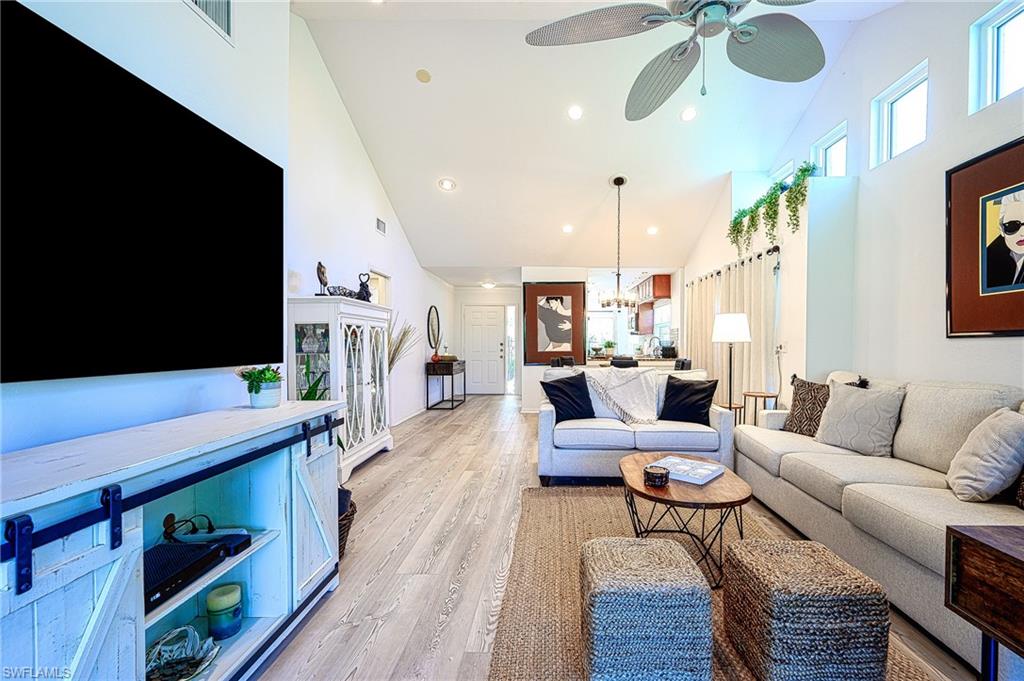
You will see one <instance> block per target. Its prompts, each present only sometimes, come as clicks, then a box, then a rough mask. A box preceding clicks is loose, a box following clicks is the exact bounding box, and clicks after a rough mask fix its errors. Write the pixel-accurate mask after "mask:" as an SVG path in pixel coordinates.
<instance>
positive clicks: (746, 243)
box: [740, 196, 764, 255]
mask: <svg viewBox="0 0 1024 681" xmlns="http://www.w3.org/2000/svg"><path fill="white" fill-rule="evenodd" d="M763 205H764V197H763V196H762V197H761V198H759V199H758V200H757V201H755V202H754V205H753V206H751V207H750V215H748V216H747V228H746V230H745V231H744V233H743V249H744V250H747V251H749V250H750V248H751V247H752V246H753V245H754V232H756V231H757V228H758V226H759V225H760V223H761V206H763ZM740 255H743V254H742V253H741V254H740Z"/></svg>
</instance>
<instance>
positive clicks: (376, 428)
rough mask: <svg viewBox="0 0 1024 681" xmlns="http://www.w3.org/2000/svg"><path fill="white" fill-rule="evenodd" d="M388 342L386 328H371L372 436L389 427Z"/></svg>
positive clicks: (370, 385) (370, 384) (370, 387)
mask: <svg viewBox="0 0 1024 681" xmlns="http://www.w3.org/2000/svg"><path fill="white" fill-rule="evenodd" d="M387 361H388V353H387V340H386V337H385V334H384V327H382V326H371V327H370V383H369V386H367V387H368V388H369V390H370V436H371V437H375V436H377V435H380V434H381V433H383V432H384V431H385V430H387V427H388V414H387V392H386V390H385V385H384V382H385V381H386V380H387Z"/></svg>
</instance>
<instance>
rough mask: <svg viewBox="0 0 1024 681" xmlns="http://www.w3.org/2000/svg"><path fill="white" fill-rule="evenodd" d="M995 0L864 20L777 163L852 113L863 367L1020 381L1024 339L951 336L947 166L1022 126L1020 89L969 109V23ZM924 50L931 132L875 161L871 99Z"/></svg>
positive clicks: (910, 8)
mask: <svg viewBox="0 0 1024 681" xmlns="http://www.w3.org/2000/svg"><path fill="white" fill-rule="evenodd" d="M991 6H992V4H991V3H916V2H915V3H906V4H901V5H898V6H896V7H894V8H892V9H889V10H887V11H885V12H883V13H881V14H878V15H876V16H874V17H872V18H870V19H868V20H867V21H865V22H863V23H862V24H860V25H859V26H858V28H857V29H856V31H855V32H854V34H853V35H852V36H851V37H850V39H849V41H848V42H847V43H846V47H845V48H844V50H843V53H842V54H841V55H840V57H839V59H838V60H837V62H836V64H835V66H834V67H833V68H832V70H831V71H830V72H829V74H828V75H827V76H826V78H825V80H824V81H823V83H822V86H821V89H820V90H819V92H818V94H817V95H816V96H815V97H814V99H813V100H812V102H811V104H810V105H809V106H808V108H807V112H806V114H805V115H804V117H803V119H802V120H801V121H800V123H799V124H798V125H797V127H796V128H795V130H794V131H793V133H792V135H791V136H790V138H789V140H788V141H787V142H786V144H785V145H784V146H783V147H782V149H781V150H780V151H779V153H778V156H777V159H776V162H775V163H774V164H773V166H778V165H781V164H782V163H784V162H785V161H787V160H789V159H791V158H793V159H796V162H797V163H798V164H799V163H800V162H801V160H803V159H806V158H809V156H810V147H811V145H812V144H813V143H814V142H815V141H816V140H817V139H818V138H820V137H821V136H822V135H824V134H825V133H827V132H828V131H829V130H831V129H832V128H834V127H835V126H836V125H837V124H838V123H840V122H842V121H843V120H847V121H848V135H849V137H848V139H849V158H848V163H849V173H850V174H851V175H859V176H860V188H859V192H858V199H857V224H856V238H855V253H854V262H855V266H854V292H855V295H854V305H855V324H854V336H853V352H854V363H855V365H856V366H855V367H853V368H854V369H855V370H857V371H860V372H862V373H864V374H865V375H868V376H879V377H891V378H900V379H946V380H974V381H991V382H998V383H1012V384H1016V385H1022V384H1024V339H1020V338H979V339H967V338H960V339H947V338H946V337H945V248H946V247H945V208H944V205H945V186H944V181H945V171H946V170H947V169H948V168H951V167H953V166H955V165H957V164H959V163H961V162H963V161H966V160H968V159H970V158H972V157H974V156H977V155H979V154H982V153H984V152H986V151H988V150H990V149H992V148H994V147H997V146H999V145H1001V144H1003V143H1005V142H1008V141H1010V140H1012V139H1014V138H1016V137H1018V136H1020V135H1021V134H1024V91H1018V92H1017V93H1015V94H1012V95H1010V96H1008V97H1006V98H1004V99H1003V100H1001V101H999V102H997V103H996V104H993V105H992V106H989V107H987V108H986V109H983V110H982V111H980V112H978V113H977V114H975V115H973V116H968V114H967V102H968V67H967V63H968V27H969V25H970V24H971V23H972V22H973V21H975V20H976V19H977V18H978V17H980V16H981V15H983V14H984V13H985V12H986V11H988V9H989V8H990V7H991ZM925 58H927V59H928V70H929V83H928V100H929V101H928V138H927V140H926V141H925V142H924V143H922V144H921V145H919V146H917V147H915V148H913V149H911V150H909V151H907V152H905V153H904V154H902V155H900V156H898V157H897V158H895V159H893V160H891V161H889V162H887V163H884V164H882V165H881V166H879V167H877V168H875V169H869V168H868V145H869V128H870V121H869V114H870V102H871V99H872V98H873V97H875V96H876V95H877V94H878V93H879V92H881V91H882V90H884V89H885V88H886V87H887V86H888V85H889V84H890V83H892V82H893V81H895V80H896V79H898V78H899V77H900V76H902V75H903V74H905V73H907V72H908V71H909V70H910V69H911V68H913V67H914V66H915V65H916V64H918V63H920V62H921V61H922V60H923V59H925Z"/></svg>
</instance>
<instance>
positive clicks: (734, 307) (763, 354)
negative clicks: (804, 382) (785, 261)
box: [686, 253, 779, 408]
mask: <svg viewBox="0 0 1024 681" xmlns="http://www.w3.org/2000/svg"><path fill="white" fill-rule="evenodd" d="M778 262H779V257H778V254H772V255H765V254H763V253H758V254H756V255H753V256H750V257H746V258H743V259H741V260H738V261H736V262H733V263H730V264H729V265H726V266H725V267H723V268H722V270H721V271H720V272H718V273H716V274H713V275H708V276H705V277H701V278H700V279H698V280H696V281H693V282H690V284H689V285H688V286H687V289H686V290H687V300H686V302H687V351H688V352H689V353H690V357H691V359H693V368H695V369H698V368H699V369H707V371H708V376H709V377H710V378H717V379H718V381H719V384H718V392H717V393H715V402H717V403H719V404H725V403H726V402H728V399H729V380H730V374H729V347H728V346H727V345H725V344H712V343H711V330H712V328H713V325H714V318H715V314H716V313H719V312H744V313H746V315H747V320H748V322H749V324H750V338H751V342H750V343H737V344H736V345H735V346H734V348H733V373H732V386H733V402H735V403H737V404H742V403H743V393H744V392H745V391H758V392H771V393H777V392H778V388H779V379H778V371H777V369H776V365H775V352H774V348H775V344H776V338H775V328H776V290H777V281H778V278H777V277H778V269H777V265H778ZM759 406H760V405H759ZM751 408H753V404H752V403H751Z"/></svg>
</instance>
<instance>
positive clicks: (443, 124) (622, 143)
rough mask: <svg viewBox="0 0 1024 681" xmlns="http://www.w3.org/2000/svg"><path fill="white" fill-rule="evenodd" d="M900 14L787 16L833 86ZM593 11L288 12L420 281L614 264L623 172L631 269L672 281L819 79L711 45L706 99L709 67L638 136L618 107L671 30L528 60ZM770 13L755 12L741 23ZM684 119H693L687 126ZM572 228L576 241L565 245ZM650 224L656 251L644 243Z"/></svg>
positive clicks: (430, 8)
mask: <svg viewBox="0 0 1024 681" xmlns="http://www.w3.org/2000/svg"><path fill="white" fill-rule="evenodd" d="M602 4H604V3H602ZM891 4H893V3H883V2H861V3H845V2H829V1H828V0H818V2H815V3H813V4H810V5H803V6H799V7H793V8H787V9H786V10H783V11H790V12H792V13H793V14H796V15H797V16H800V17H801V18H803V19H804V20H805V21H807V22H808V23H810V24H811V26H812V27H813V28H814V29H815V31H816V32H817V33H818V35H819V37H820V38H821V40H822V43H823V45H824V47H825V54H826V59H827V64H826V67H825V71H824V72H823V73H825V72H827V71H828V69H829V68H831V65H832V64H833V63H834V61H835V59H836V57H837V56H838V54H839V52H840V50H841V49H842V47H843V45H844V43H845V41H846V39H847V37H848V36H849V35H850V32H851V31H852V29H853V26H854V22H856V21H857V20H860V19H863V18H865V17H866V16H869V15H871V14H874V13H876V12H878V11H881V10H882V9H885V8H887V7H889V6H891ZM595 6H601V4H597V5H595V4H593V3H587V4H581V3H566V2H556V3H540V2H535V3H504V2H501V3H499V2H466V3H429V2H402V3H399V2H385V3H384V4H373V3H369V2H358V3H351V2H347V3H332V2H311V3H298V4H294V5H293V8H294V11H296V13H298V14H299V15H301V16H303V17H304V18H305V19H306V20H307V22H308V24H309V27H310V30H311V32H312V34H313V37H314V38H315V40H316V42H317V45H318V46H319V49H320V52H321V54H322V56H323V58H324V61H325V62H326V64H327V67H328V69H329V71H330V73H331V75H332V77H333V78H334V81H335V84H336V85H337V88H338V91H339V93H340V94H341V97H342V99H343V100H344V102H345V105H346V106H347V108H348V110H349V113H350V114H351V116H352V119H353V121H354V123H355V125H356V128H357V130H358V131H359V133H360V135H361V137H362V139H363V142H364V144H365V145H366V148H367V151H368V152H369V155H370V158H371V159H372V160H373V163H374V165H375V167H376V169H377V172H378V174H379V175H380V178H381V180H382V182H383V184H384V187H385V189H386V190H387V192H388V195H389V197H390V199H391V201H392V204H393V205H394V207H395V210H396V212H397V213H398V217H399V219H400V220H401V222H402V225H403V227H404V228H405V231H406V233H407V236H408V237H409V240H410V241H411V243H412V246H413V248H414V250H415V252H416V255H417V257H418V258H419V260H420V263H421V264H422V265H423V266H425V267H428V268H432V269H435V270H436V271H438V272H442V273H443V272H444V271H445V268H458V267H477V268H492V269H500V268H515V267H519V266H522V265H536V266H540V265H552V266H554V265H557V266H580V267H592V266H607V265H610V264H614V261H615V259H614V255H615V254H614V248H615V190H614V189H613V188H612V187H611V186H610V185H609V182H608V179H609V177H610V176H612V175H614V174H617V173H622V174H625V175H627V176H628V177H629V184H628V185H627V186H626V187H625V188H624V190H623V209H622V218H623V265H624V266H629V265H633V266H642V267H678V266H679V265H681V264H682V263H684V262H685V260H686V256H687V253H688V251H689V249H690V248H691V247H692V245H693V243H694V242H695V240H696V238H697V236H698V234H699V232H700V230H701V229H702V228H703V226H704V224H705V221H706V220H707V219H708V216H709V214H710V211H711V209H712V207H713V206H714V203H715V201H716V200H717V198H718V195H719V193H720V192H721V190H722V188H723V187H724V186H725V176H726V173H728V172H729V171H757V170H768V164H769V163H771V161H772V158H773V156H774V154H775V153H776V152H777V150H778V149H779V147H781V146H782V144H783V143H784V142H785V140H786V138H787V137H788V136H789V133H790V131H791V130H792V129H793V127H794V126H795V125H796V123H797V121H798V120H799V118H800V116H801V113H802V111H803V110H804V107H805V106H806V104H807V103H808V102H809V101H810V98H811V97H812V95H813V93H814V92H815V91H816V89H817V87H818V85H819V83H820V80H821V78H822V77H823V74H819V75H818V76H816V77H815V78H814V79H812V80H810V81H808V82H805V83H800V84H785V83H774V82H770V81H766V80H762V79H760V78H757V77H755V76H752V75H749V74H747V73H744V72H742V71H740V70H738V69H737V68H735V67H733V66H732V64H730V63H729V62H728V60H727V58H726V55H725V40H726V37H725V36H718V37H717V38H712V39H710V40H709V41H708V42H707V46H706V51H705V57H706V64H707V76H706V80H707V88H708V94H707V96H704V97H702V96H701V95H700V94H699V90H700V85H701V77H700V76H701V74H700V72H699V71H700V67H698V69H697V70H696V71H695V72H694V73H693V74H691V76H690V78H689V80H687V82H685V83H684V84H683V86H682V87H681V88H680V89H679V91H678V92H677V93H676V94H675V95H674V96H673V97H672V98H671V99H669V101H668V102H667V103H666V104H665V105H664V106H663V107H662V108H661V109H659V110H658V111H657V112H655V113H654V114H653V115H652V116H650V117H649V118H647V119H645V120H643V121H639V122H633V123H631V122H627V121H626V120H625V118H624V116H623V106H624V103H625V100H626V95H627V93H628V92H629V88H630V86H631V85H632V83H633V80H634V78H635V77H636V75H637V74H638V73H639V71H640V69H642V68H643V66H644V65H645V64H646V63H647V62H648V61H649V60H650V59H651V58H653V57H654V56H655V55H656V54H658V53H659V52H660V51H661V50H663V49H665V47H667V46H668V45H670V44H672V43H674V42H678V41H680V40H682V39H683V38H685V36H686V35H687V34H686V33H685V29H683V28H682V27H679V26H676V25H670V26H666V27H663V28H660V29H657V30H654V31H650V32H648V33H645V34H642V35H639V36H633V37H630V38H623V39H620V40H613V41H606V42H601V43H593V44H587V45H577V46H569V47H550V48H537V47H530V46H528V45H526V43H525V41H524V36H525V35H526V33H527V32H529V31H530V30H532V29H534V28H536V27H538V26H540V25H542V24H544V23H546V22H548V21H551V20H554V19H557V18H560V17H563V16H566V15H568V14H572V13H575V12H578V11H583V10H585V9H590V8H592V7H595ZM772 11H777V10H775V9H773V8H770V7H767V6H764V5H758V4H757V3H756V2H754V3H752V4H751V5H750V6H749V7H747V8H746V9H745V10H744V11H743V13H742V14H741V15H740V17H741V18H742V17H749V16H754V15H756V14H763V13H768V12H772ZM418 69H427V70H429V71H430V73H431V75H432V79H431V81H430V83H428V84H423V83H421V82H419V81H418V80H417V79H416V76H415V74H416V71H417V70H418ZM571 104H578V105H580V106H581V107H582V108H583V111H584V115H583V118H582V119H581V120H579V121H571V120H569V118H568V116H567V115H566V111H567V108H568V107H569V106H570V105H571ZM687 105H693V106H695V107H696V108H697V112H698V114H697V118H696V119H695V120H693V121H691V122H688V123H684V122H682V121H681V120H680V117H679V115H680V112H681V110H682V109H683V108H684V107H685V106H687ZM822 132H823V133H824V132H826V131H822ZM442 177H451V178H454V179H455V181H456V182H457V189H456V191H454V192H451V193H445V192H442V191H439V189H438V185H437V182H438V179H439V178H442ZM567 223H568V224H572V225H573V226H574V227H575V229H574V231H573V233H572V234H568V235H567V234H564V233H563V232H562V229H561V227H562V225H563V224H567ZM650 225H656V226H658V228H659V231H658V234H657V236H649V235H647V234H646V229H647V227H648V226H650ZM723 230H724V225H723ZM449 271H450V270H449ZM442 276H444V275H443V274H442Z"/></svg>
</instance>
